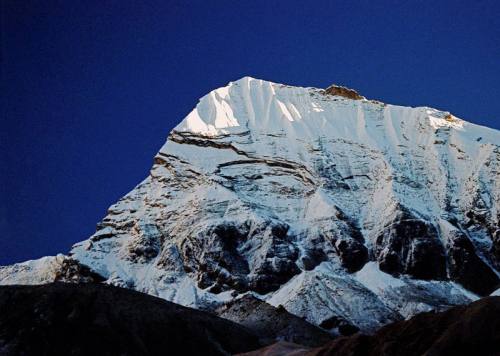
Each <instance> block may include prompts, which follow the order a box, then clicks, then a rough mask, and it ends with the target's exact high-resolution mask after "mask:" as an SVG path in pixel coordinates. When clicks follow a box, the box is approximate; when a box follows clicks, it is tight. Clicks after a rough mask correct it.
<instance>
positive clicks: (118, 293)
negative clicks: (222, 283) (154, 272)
mask: <svg viewBox="0 0 500 356" xmlns="http://www.w3.org/2000/svg"><path fill="white" fill-rule="evenodd" d="M259 347H260V346H259V343H258V340H257V337H255V336H254V335H253V334H252V333H251V332H250V331H248V330H247V329H245V328H244V327H242V326H240V325H238V324H235V323H233V322H231V321H229V320H224V319H221V318H219V317H216V316H214V315H211V314H208V313H205V312H201V311H198V310H194V309H190V308H185V307H182V306H180V305H177V304H174V303H170V302H167V301H164V300H162V299H159V298H155V297H152V296H149V295H146V294H143V293H138V292H134V291H131V290H127V289H122V288H117V287H111V286H106V285H99V284H64V283H54V284H48V285H42V286H2V287H0V354H1V355H228V354H234V353H238V352H246V351H250V350H255V349H257V348H259Z"/></svg>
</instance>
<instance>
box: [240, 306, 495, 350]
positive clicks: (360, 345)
mask: <svg viewBox="0 0 500 356" xmlns="http://www.w3.org/2000/svg"><path fill="white" fill-rule="evenodd" d="M245 355H246V356H277V355H280V356H284V355H290V356H291V355H293V356H320V355H322V356H333V355H335V356H380V355H384V356H401V355H405V356H417V355H426V356H444V355H477V356H479V355H481V356H489V355H491V356H493V355H500V297H487V298H484V299H481V300H479V301H476V302H474V303H472V304H470V305H467V306H457V307H453V308H451V309H449V310H447V311H445V312H441V313H435V312H428V313H422V314H419V315H417V316H415V317H413V318H411V319H410V320H406V321H400V322H396V323H393V324H389V325H387V326H385V327H383V328H381V329H380V330H379V331H378V332H376V333H375V334H374V335H371V336H368V335H363V334H359V333H358V334H355V335H353V336H350V337H341V338H338V339H336V340H334V341H331V342H329V343H327V344H326V345H324V346H322V347H319V348H307V347H304V346H301V345H297V344H293V343H289V342H278V343H276V344H274V345H271V346H268V347H266V348H263V349H260V350H257V351H254V352H250V353H247V354H245Z"/></svg>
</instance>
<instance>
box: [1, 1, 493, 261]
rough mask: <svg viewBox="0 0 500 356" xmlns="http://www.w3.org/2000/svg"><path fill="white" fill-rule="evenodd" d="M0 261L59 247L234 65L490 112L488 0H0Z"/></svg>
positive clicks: (485, 115) (125, 187)
mask: <svg viewBox="0 0 500 356" xmlns="http://www.w3.org/2000/svg"><path fill="white" fill-rule="evenodd" d="M1 4H2V5H1V6H2V17H1V20H2V24H1V25H2V38H1V50H2V53H1V70H2V73H1V75H2V77H1V93H2V118H1V125H2V127H1V130H0V131H1V135H2V136H1V137H0V145H1V146H0V148H1V159H2V161H1V162H2V166H1V170H0V179H1V181H0V189H1V190H0V194H1V197H0V264H7V263H12V262H16V261H22V260H25V259H31V258H37V257H40V256H43V255H47V254H55V253H57V252H67V251H68V250H69V248H70V246H71V245H72V244H73V243H74V242H77V241H79V240H82V239H85V238H87V237H88V236H89V235H90V234H91V233H92V232H93V231H94V230H95V224H96V223H97V222H98V221H99V220H100V219H101V218H102V217H103V216H104V215H105V212H106V209H107V207H108V206H109V205H110V204H112V203H113V202H115V201H116V200H117V199H119V198H120V197H121V196H122V195H124V194H125V193H126V192H128V191H129V190H130V189H132V188H133V187H134V186H135V185H136V184H137V183H139V182H140V181H141V180H142V179H143V178H144V177H146V175H147V174H148V170H149V168H150V166H151V164H152V158H153V156H154V154H155V152H156V151H157V150H158V149H159V148H160V146H161V145H162V144H163V143H164V141H165V138H166V136H167V134H168V132H169V130H170V129H171V128H172V127H173V126H174V125H175V124H176V123H177V122H178V121H180V120H181V119H182V118H183V117H184V116H185V115H186V114H187V113H188V112H189V111H190V109H191V108H192V107H193V106H194V105H195V104H196V102H197V100H198V98H200V97H201V96H203V95H204V94H205V93H207V92H208V91H209V90H211V89H213V88H216V87H218V86H221V85H224V84H226V83H227V82H229V81H230V80H235V79H238V78H240V77H243V76H245V75H250V76H254V77H257V78H263V79H268V80H272V81H277V82H284V83H288V84H294V85H303V86H317V87H326V86H327V85H329V84H331V83H337V84H343V85H346V86H350V87H353V88H356V89H358V90H359V91H360V92H361V93H362V94H363V95H365V96H366V97H368V98H374V99H380V100H383V101H386V102H389V103H395V104H404V105H411V106H417V105H428V106H433V107H437V108H440V109H446V110H450V111H451V112H453V113H454V114H455V115H457V116H459V117H462V118H464V119H466V120H469V121H472V122H475V123H479V124H482V125H488V126H491V127H494V128H497V129H498V128H500V122H499V114H498V101H499V97H498V96H499V93H500V90H499V89H500V2H499V1H497V0H492V1H378V0H377V1H325V2H322V1H319V2H315V1H279V2H278V1H270V0H268V1H206V0H205V1H157V2H154V1H102V0H99V1H76V0H73V1H49V0H46V1H22V0H4V1H2V2H1Z"/></svg>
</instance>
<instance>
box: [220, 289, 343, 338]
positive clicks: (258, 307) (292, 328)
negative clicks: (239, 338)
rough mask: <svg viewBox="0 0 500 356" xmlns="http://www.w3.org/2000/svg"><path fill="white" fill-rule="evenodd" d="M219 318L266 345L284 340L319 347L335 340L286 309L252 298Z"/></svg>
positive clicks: (226, 309) (225, 309)
mask: <svg viewBox="0 0 500 356" xmlns="http://www.w3.org/2000/svg"><path fill="white" fill-rule="evenodd" d="M216 314H217V315H219V316H221V317H223V318H224V319H229V320H231V321H234V322H235V323H238V324H240V325H243V326H245V327H246V328H248V329H250V330H251V331H252V332H253V333H254V334H256V335H257V336H258V337H259V340H260V343H261V344H263V345H270V344H273V343H275V342H276V341H277V340H281V341H289V342H293V343H296V344H301V345H305V346H310V347H316V346H321V345H324V344H325V343H327V342H328V341H331V340H332V339H333V336H332V335H330V334H329V333H328V332H326V331H325V330H323V329H321V328H318V327H317V326H315V325H312V324H310V323H308V322H307V321H305V320H304V319H302V318H299V317H298V316H296V315H293V314H290V313H289V312H287V311H286V309H285V308H283V307H278V308H275V307H273V306H272V305H269V304H267V303H266V302H263V301H262V300H260V299H257V298H255V297H253V296H251V295H246V296H244V297H242V298H239V299H236V300H233V301H231V302H229V303H228V304H227V305H225V306H223V307H221V308H220V309H219V310H217V311H216Z"/></svg>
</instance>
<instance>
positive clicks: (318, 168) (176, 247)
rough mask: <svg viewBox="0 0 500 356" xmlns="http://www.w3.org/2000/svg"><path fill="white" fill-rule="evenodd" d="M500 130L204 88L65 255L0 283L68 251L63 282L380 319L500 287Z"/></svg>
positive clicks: (248, 89) (436, 114)
mask: <svg viewBox="0 0 500 356" xmlns="http://www.w3.org/2000/svg"><path fill="white" fill-rule="evenodd" d="M332 88H333V89H332ZM339 88H340V89H339ZM353 93H354V94H355V95H354V94H353ZM499 142H500V133H499V132H498V131H495V130H492V129H488V128H485V127H480V126H477V125H474V124H471V123H468V122H465V121H463V120H461V119H458V118H456V117H454V116H453V115H451V114H450V113H448V112H442V111H439V110H436V109H431V108H427V107H419V108H409V107H401V106H394V105H387V104H384V103H380V102H377V101H370V100H367V99H365V98H364V97H362V96H360V95H359V94H357V93H356V92H354V91H352V90H349V89H347V88H342V87H336V86H332V87H330V88H328V89H327V90H321V89H316V88H299V87H290V86H286V85H282V84H276V83H271V82H267V81H263V80H258V79H253V78H249V77H245V78H243V79H240V80H238V81H236V82H233V83H230V84H229V85H228V86H226V87H223V88H219V89H216V90H214V91H212V92H210V93H209V94H207V95H206V96H205V97H203V98H202V99H201V100H200V102H199V103H198V105H197V106H196V108H195V109H194V110H193V111H192V112H191V113H189V115H188V116H187V117H186V118H185V119H184V120H182V122H181V123H180V124H179V125H178V126H177V127H176V128H175V129H174V130H173V131H172V132H171V133H170V135H169V136H168V139H167V142H166V144H165V145H164V146H163V147H162V148H161V149H160V151H159V152H158V154H157V155H156V156H155V158H154V165H153V167H152V169H151V172H150V174H149V176H148V177H147V178H146V179H145V180H144V181H143V182H142V183H140V184H139V185H138V186H137V187H136V188H135V189H134V190H132V191H131V192H130V193H128V194H127V195H126V196H125V197H123V198H122V199H121V200H120V201H118V202H117V203H116V204H114V205H113V206H111V207H110V208H109V211H108V215H107V216H106V217H105V218H104V219H103V220H102V222H100V223H99V224H98V227H97V231H96V233H95V234H94V235H93V236H91V237H90V238H89V239H88V240H86V241H83V242H81V243H78V244H76V245H75V246H74V247H73V249H72V251H71V252H70V254H69V257H63V256H59V257H57V258H52V259H51V258H46V259H45V260H44V261H34V262H33V261H32V262H29V263H25V264H18V265H14V266H8V267H4V268H3V269H1V270H0V283H3V284H7V283H16V282H18V281H22V282H23V283H42V282H46V281H47V280H50V279H51V278H52V277H51V276H52V274H51V272H50V271H52V268H55V269H56V270H57V269H58V268H59V267H57V266H62V262H60V261H59V260H67V259H70V260H71V262H70V263H68V262H66V266H64V267H60V268H59V270H58V272H57V276H58V278H59V280H80V279H81V278H82V277H81V271H83V273H84V277H83V278H84V279H85V278H86V279H87V280H88V279H91V280H99V279H102V280H104V281H105V282H106V283H109V284H114V285H118V286H124V287H127V288H132V289H136V290H139V291H142V292H146V293H149V294H152V295H156V296H160V297H162V298H164V299H167V300H170V301H174V302H176V303H180V304H183V305H186V306H193V307H197V308H205V309H212V308H215V307H217V306H218V305H220V304H221V303H224V302H227V301H229V300H232V299H234V298H237V297H238V296H240V295H242V294H245V293H253V294H254V295H255V296H258V297H259V298H261V299H264V300H266V301H267V302H269V303H270V304H272V305H275V306H278V305H282V306H283V307H285V308H286V309H287V310H288V311H290V312H291V313H294V314H296V315H298V316H301V317H304V318H306V319H307V320H308V321H310V322H312V323H314V324H317V325H320V324H322V323H323V325H327V324H328V325H330V324H331V323H332V321H336V322H337V323H348V324H349V325H352V326H355V327H357V328H360V329H361V330H363V331H371V330H374V329H376V328H378V327H379V326H380V325H383V324H385V323H387V322H389V321H393V320H398V319H401V318H403V317H408V316H411V315H413V314H415V313H417V312H419V311H425V310H430V309H442V308H446V307H448V306H450V305H455V304H463V303H467V302H469V301H471V300H473V299H476V298H477V296H483V295H488V294H490V293H492V292H493V291H494V290H495V289H497V288H499V282H500V279H499V272H498V269H499V266H500V253H499V251H500V230H499V218H500V212H499V205H500V186H499V185H500V175H499V163H500V148H499V146H498V144H499ZM58 259H59V260H58ZM58 261H59V262H58ZM49 267H50V268H51V270H50V271H47V268H49ZM61 268H62V272H61V270H60V269H61ZM325 323H326V324H325ZM334 324H335V323H334Z"/></svg>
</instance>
